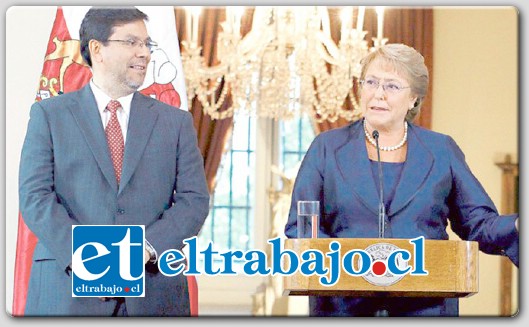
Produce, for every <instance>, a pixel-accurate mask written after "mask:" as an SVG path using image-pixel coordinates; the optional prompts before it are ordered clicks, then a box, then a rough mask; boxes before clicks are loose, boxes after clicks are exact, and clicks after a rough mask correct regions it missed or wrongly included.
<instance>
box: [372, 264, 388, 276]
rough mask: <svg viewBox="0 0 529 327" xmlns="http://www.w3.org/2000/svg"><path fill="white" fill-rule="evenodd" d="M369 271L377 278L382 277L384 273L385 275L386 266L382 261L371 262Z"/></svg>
mask: <svg viewBox="0 0 529 327" xmlns="http://www.w3.org/2000/svg"><path fill="white" fill-rule="evenodd" d="M371 271H373V274H375V275H377V276H382V275H384V273H386V264H385V263H384V262H383V261H375V262H373V267H372V268H371Z"/></svg>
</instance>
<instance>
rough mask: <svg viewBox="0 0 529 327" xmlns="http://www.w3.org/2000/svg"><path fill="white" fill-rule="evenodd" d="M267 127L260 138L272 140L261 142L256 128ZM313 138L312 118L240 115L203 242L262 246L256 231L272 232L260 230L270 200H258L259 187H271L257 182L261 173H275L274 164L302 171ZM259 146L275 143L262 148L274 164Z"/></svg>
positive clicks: (221, 245)
mask: <svg viewBox="0 0 529 327" xmlns="http://www.w3.org/2000/svg"><path fill="white" fill-rule="evenodd" d="M259 123H260V124H261V126H258V124H259ZM263 125H265V126H263ZM263 130H264V133H259V137H263V138H265V139H270V142H264V143H263V142H257V140H256V137H257V135H258V133H257V131H263ZM263 134H264V135H263ZM313 139H314V130H313V127H312V123H311V121H310V119H309V118H307V117H303V118H295V119H292V120H288V121H280V122H275V121H271V120H269V119H262V118H259V119H257V118H255V117H249V116H248V115H246V114H236V115H235V117H234V128H233V135H232V138H231V140H230V145H229V150H228V151H227V152H226V153H225V155H224V157H223V158H222V161H221V165H220V168H219V173H218V176H217V180H218V183H217V186H216V188H215V192H214V194H213V195H212V208H211V210H210V214H209V216H208V218H207V219H206V223H205V224H204V227H203V228H202V231H201V233H200V236H199V244H207V242H209V241H211V242H213V245H214V249H215V250H217V251H227V250H230V249H231V250H235V249H238V250H243V251H244V250H249V249H252V248H255V246H256V245H259V244H256V234H261V235H260V236H267V235H266V233H267V231H265V230H256V229H255V226H256V224H255V219H254V218H255V215H254V212H255V211H256V210H259V211H262V209H261V208H264V207H266V205H264V204H263V203H262V202H265V201H268V198H267V197H265V198H262V197H259V198H257V197H256V187H257V188H260V189H261V191H262V190H263V189H264V190H267V191H268V190H269V188H270V186H271V185H263V184H262V183H261V184H256V180H257V179H256V176H257V175H261V174H270V164H275V165H277V166H278V167H280V169H281V170H282V171H284V172H286V171H292V170H295V169H297V167H298V166H299V163H300V162H301V160H302V159H303V156H304V155H305V153H306V151H307V149H308V147H309V146H310V144H311V142H312V140H313ZM256 144H259V145H263V144H269V145H270V146H267V149H260V150H261V151H262V150H264V151H267V152H269V153H268V154H269V157H270V158H271V160H268V161H269V163H266V162H257V160H256V153H257V149H256ZM274 144H277V146H273V145H274ZM273 158H277V159H276V160H274V159H273ZM265 161H267V160H265ZM294 176H295V175H294ZM273 178H275V177H273ZM261 193H262V192H261ZM256 206H257V207H258V208H259V209H256ZM266 216H268V217H270V214H268V215H265V217H266ZM264 238H265V239H267V237H264ZM260 245H261V246H264V244H260ZM261 246H259V247H261Z"/></svg>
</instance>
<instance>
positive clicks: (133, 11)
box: [79, 7, 149, 67]
mask: <svg viewBox="0 0 529 327" xmlns="http://www.w3.org/2000/svg"><path fill="white" fill-rule="evenodd" d="M138 20H145V21H148V20H149V17H148V16H147V15H146V14H144V13H143V12H141V11H140V10H138V9H137V8H134V7H129V8H125V7H124V8H110V7H108V8H101V7H99V8H96V7H92V8H90V10H88V12H87V13H86V15H85V16H84V19H83V22H82V23H81V27H80V28H79V38H80V39H81V55H82V56H83V59H84V60H85V61H86V63H87V64H88V66H90V67H92V59H91V58H90V51H89V49H88V43H89V42H90V40H98V41H101V42H103V43H105V41H107V40H108V38H109V37H110V35H112V33H113V29H114V27H115V26H117V25H123V24H128V23H132V22H136V21H138Z"/></svg>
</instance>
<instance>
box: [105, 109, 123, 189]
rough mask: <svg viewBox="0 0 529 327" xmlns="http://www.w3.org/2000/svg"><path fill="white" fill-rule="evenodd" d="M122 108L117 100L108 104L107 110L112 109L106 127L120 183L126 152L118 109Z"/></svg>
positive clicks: (113, 163)
mask: <svg viewBox="0 0 529 327" xmlns="http://www.w3.org/2000/svg"><path fill="white" fill-rule="evenodd" d="M119 108H121V104H120V103H119V102H118V101H116V100H111V101H110V102H109V103H108V105H107V110H108V111H110V120H109V121H108V124H107V127H106V128H105V134H106V135H107V143H108V149H109V150H110V157H111V158H112V165H113V166H114V171H115V172H116V180H117V182H118V184H119V181H120V179H121V168H122V167H123V153H124V152H125V142H124V141H123V133H122V132H121V126H120V125H119V121H118V115H117V114H116V111H117V110H118V109H119Z"/></svg>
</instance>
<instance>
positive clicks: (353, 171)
mask: <svg viewBox="0 0 529 327" xmlns="http://www.w3.org/2000/svg"><path fill="white" fill-rule="evenodd" d="M335 155H336V162H337V164H338V168H339V170H340V174H341V175H342V178H343V179H344V180H345V185H344V190H343V191H345V190H347V189H349V190H352V191H353V193H354V195H356V196H357V197H358V198H359V199H360V200H361V201H362V202H363V203H364V205H365V206H366V207H367V208H369V210H371V211H372V212H373V213H374V214H375V215H376V214H378V194H377V191H376V190H377V188H376V184H375V180H374V178H373V174H372V173H371V165H370V163H369V158H368V156H367V149H366V145H365V140H364V133H363V131H362V124H361V120H359V121H358V122H356V123H354V124H353V125H352V126H351V129H350V136H349V138H348V140H347V141H346V143H344V145H343V146H341V147H339V148H338V149H337V150H336V154H335ZM375 217H376V216H375Z"/></svg>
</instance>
